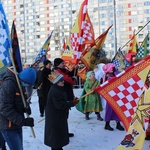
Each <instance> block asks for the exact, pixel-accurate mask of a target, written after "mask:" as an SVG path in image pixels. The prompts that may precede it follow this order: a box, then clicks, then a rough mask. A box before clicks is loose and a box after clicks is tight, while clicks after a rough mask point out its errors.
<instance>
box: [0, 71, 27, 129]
mask: <svg viewBox="0 0 150 150" xmlns="http://www.w3.org/2000/svg"><path fill="white" fill-rule="evenodd" d="M23 91H24V89H23ZM24 120H25V118H24V106H23V102H22V99H21V95H20V92H19V88H18V84H17V81H16V78H15V74H14V73H13V72H12V71H10V70H7V72H6V74H5V76H4V78H3V83H2V84H1V86H0V129H1V130H5V129H19V128H21V127H22V126H23V124H24Z"/></svg>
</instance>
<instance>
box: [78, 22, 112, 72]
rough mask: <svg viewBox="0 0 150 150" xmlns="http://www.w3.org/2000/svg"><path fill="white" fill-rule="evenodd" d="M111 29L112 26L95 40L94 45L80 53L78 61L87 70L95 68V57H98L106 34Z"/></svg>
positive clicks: (96, 59)
mask: <svg viewBox="0 0 150 150" xmlns="http://www.w3.org/2000/svg"><path fill="white" fill-rule="evenodd" d="M111 27H112V25H111V26H110V27H109V28H108V29H107V30H106V31H105V32H104V33H102V34H101V35H100V36H99V37H98V38H97V39H96V40H95V44H90V45H89V46H88V47H87V48H86V49H85V50H84V51H83V52H82V55H81V58H80V60H81V61H82V63H83V64H84V65H85V66H86V67H87V69H88V70H93V69H94V68H95V65H96V64H97V61H98V59H99V58H98V57H97V56H98V55H99V53H100V50H101V49H102V47H103V45H104V42H105V39H106V36H107V33H108V31H109V29H110V28H111Z"/></svg>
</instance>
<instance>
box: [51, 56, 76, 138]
mask: <svg viewBox="0 0 150 150" xmlns="http://www.w3.org/2000/svg"><path fill="white" fill-rule="evenodd" d="M53 70H57V71H58V72H59V73H60V74H62V75H63V76H64V91H65V93H66V94H67V100H68V101H72V100H73V99H74V93H73V84H74V83H75V82H76V77H75V75H76V73H77V71H76V73H75V72H74V70H73V71H71V72H70V71H68V70H67V69H65V65H64V61H63V60H62V59H61V58H55V59H54V68H53ZM73 136H74V134H73V133H69V137H73Z"/></svg>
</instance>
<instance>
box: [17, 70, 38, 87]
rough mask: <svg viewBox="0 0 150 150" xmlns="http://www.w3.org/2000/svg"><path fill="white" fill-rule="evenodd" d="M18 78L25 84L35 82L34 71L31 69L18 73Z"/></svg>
mask: <svg viewBox="0 0 150 150" xmlns="http://www.w3.org/2000/svg"><path fill="white" fill-rule="evenodd" d="M18 77H19V79H20V80H22V81H23V82H25V83H28V84H34V82H35V80H36V71H35V70H34V69H33V68H26V69H24V70H23V71H21V72H20V73H18Z"/></svg>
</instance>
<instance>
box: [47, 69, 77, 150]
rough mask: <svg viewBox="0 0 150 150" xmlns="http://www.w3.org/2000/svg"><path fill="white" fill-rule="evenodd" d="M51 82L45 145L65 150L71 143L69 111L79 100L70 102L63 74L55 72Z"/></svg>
mask: <svg viewBox="0 0 150 150" xmlns="http://www.w3.org/2000/svg"><path fill="white" fill-rule="evenodd" d="M49 80H50V81H51V82H52V83H53V85H52V86H51V88H50V90H49V93H48V99H47V105H46V115H45V136H44V143H45V145H47V146H49V147H51V148H52V150H63V149H62V147H63V146H65V145H67V144H68V143H69V134H68V122H67V118H68V111H69V108H70V107H73V106H75V105H76V104H77V103H78V100H77V99H74V100H73V101H68V99H67V95H66V93H65V91H64V77H63V75H62V74H59V73H58V72H57V71H54V72H53V73H52V74H51V75H50V76H49Z"/></svg>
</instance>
